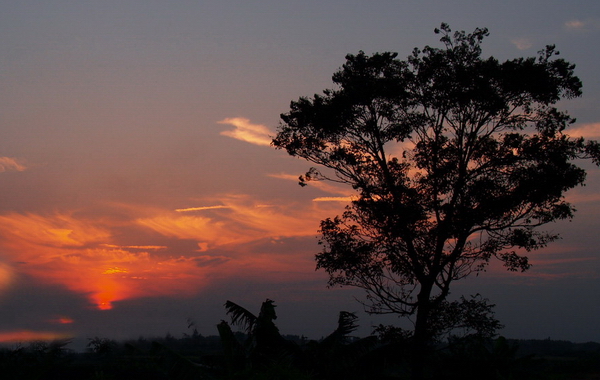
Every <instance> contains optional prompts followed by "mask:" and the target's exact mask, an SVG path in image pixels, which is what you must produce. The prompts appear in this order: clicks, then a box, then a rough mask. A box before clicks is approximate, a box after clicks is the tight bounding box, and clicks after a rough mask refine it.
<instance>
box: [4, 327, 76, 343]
mask: <svg viewBox="0 0 600 380" xmlns="http://www.w3.org/2000/svg"><path fill="white" fill-rule="evenodd" d="M67 338H71V336H70V335H69V334H64V333H56V332H49V331H31V330H18V331H6V332H0V342H2V343H18V342H31V341H35V340H57V339H67Z"/></svg>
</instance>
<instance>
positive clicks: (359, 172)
mask: <svg viewBox="0 0 600 380" xmlns="http://www.w3.org/2000/svg"><path fill="white" fill-rule="evenodd" d="M435 33H437V34H439V35H440V36H441V39H440V41H441V42H442V44H443V46H442V47H441V48H436V47H430V46H426V47H425V48H423V49H414V51H413V52H412V54H411V55H410V56H409V57H408V58H407V59H405V60H400V59H399V58H398V55H397V53H391V52H385V53H376V54H373V55H367V54H365V53H364V52H362V51H361V52H359V53H358V54H355V55H353V54H350V55H347V56H346V63H345V64H344V65H343V66H342V67H341V69H340V70H339V71H338V72H336V73H335V74H334V75H333V82H334V84H335V85H336V88H334V89H328V90H325V91H324V92H323V93H322V94H316V95H314V96H312V97H302V98H300V99H299V100H297V101H292V102H291V106H290V111H289V112H287V113H285V114H282V115H281V119H282V122H281V123H280V125H279V128H278V133H277V136H276V137H275V138H274V139H273V142H272V144H273V146H275V147H276V148H280V149H285V150H286V151H287V152H288V153H289V154H290V155H292V156H296V157H301V158H303V159H306V160H308V161H309V162H311V163H313V164H316V167H313V168H311V169H310V170H309V171H308V172H307V173H306V174H304V175H302V176H301V177H300V183H301V184H306V182H308V181H313V180H330V181H335V182H339V183H343V184H347V185H350V186H351V187H352V188H353V189H354V190H356V197H355V199H354V200H353V201H352V202H351V204H350V205H348V207H347V208H346V211H345V212H344V213H343V215H341V216H336V217H334V218H328V219H325V220H323V221H322V222H321V226H320V233H321V235H322V238H321V241H320V243H321V244H322V246H323V250H322V252H320V253H318V254H317V255H316V260H317V267H318V268H321V269H324V270H325V271H327V273H328V274H329V275H330V278H329V284H330V285H332V286H333V285H342V286H356V287H359V288H363V289H365V290H366V292H367V299H366V300H365V304H366V305H367V306H368V310H369V311H370V312H374V313H396V314H399V315H402V316H408V315H416V319H415V330H414V334H415V338H418V339H420V340H422V341H427V340H430V339H432V337H434V336H435V335H436V334H438V333H439V331H435V330H436V327H435V326H436V323H433V322H432V318H433V315H434V314H435V313H436V310H437V311H441V308H443V307H444V305H448V302H447V301H446V298H447V296H448V295H449V293H450V285H451V283H452V282H453V281H456V280H459V279H462V278H465V277H467V276H468V275H470V274H472V273H475V272H479V271H482V270H483V269H485V268H486V266H487V265H488V263H489V262H490V260H491V259H493V258H496V259H499V260H500V261H502V262H503V264H504V265H505V266H506V268H507V269H508V270H510V271H525V270H527V269H529V267H530V263H529V261H528V259H527V252H529V251H532V250H536V249H539V248H542V247H544V246H546V244H548V243H550V242H552V241H554V240H555V239H557V237H558V236H557V235H556V234H554V233H548V232H545V231H543V230H540V228H539V227H541V226H543V225H546V224H548V223H550V222H554V221H557V220H561V219H570V218H572V217H573V212H574V208H573V206H572V205H571V204H569V203H568V202H566V201H565V197H564V195H565V192H566V191H568V190H569V189H572V188H574V187H576V186H579V185H582V184H583V183H584V180H585V177H586V172H585V170H584V169H583V168H582V167H580V166H578V160H579V159H592V160H593V162H594V163H596V164H598V163H599V162H600V161H599V160H600V149H599V145H598V143H597V142H595V141H586V140H584V139H583V138H573V137H570V136H569V135H568V134H567V133H566V132H565V129H566V128H567V127H568V126H569V125H570V124H572V123H574V122H575V119H574V118H572V117H571V116H569V114H568V113H566V112H565V111H561V110H559V109H557V107H556V103H557V102H558V101H559V100H561V99H570V98H575V97H579V96H580V95H581V88H582V83H581V81H580V80H579V78H578V77H577V76H576V75H575V74H574V68H575V65H573V64H571V63H569V62H567V61H565V60H564V59H561V58H559V57H558V52H557V51H556V50H555V47H554V46H546V48H545V49H543V50H542V51H540V52H539V53H538V56H537V57H530V58H515V59H510V60H506V61H504V62H500V61H499V60H498V59H496V58H494V57H488V58H485V57H483V56H482V49H481V43H482V41H483V40H484V38H485V37H486V36H488V31H487V29H485V28H477V29H475V30H474V31H473V32H472V33H465V32H452V31H451V29H450V28H449V26H448V25H446V24H442V26H441V28H439V29H436V30H435Z"/></svg>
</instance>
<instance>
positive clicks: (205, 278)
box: [0, 0, 600, 342]
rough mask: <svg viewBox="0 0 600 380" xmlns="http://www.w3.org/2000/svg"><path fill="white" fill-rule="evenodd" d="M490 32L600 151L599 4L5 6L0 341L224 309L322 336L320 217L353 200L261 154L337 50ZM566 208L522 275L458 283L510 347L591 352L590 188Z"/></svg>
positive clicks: (129, 331)
mask: <svg viewBox="0 0 600 380" xmlns="http://www.w3.org/2000/svg"><path fill="white" fill-rule="evenodd" d="M441 22H447V23H449V24H450V26H451V27H452V28H453V29H455V30H456V29H459V30H466V31H472V30H473V29H474V28H475V27H487V28H489V30H490V33H491V35H490V36H489V37H488V38H487V39H486V40H485V41H484V46H483V47H484V55H486V56H488V55H494V56H496V57H497V58H499V59H509V58H515V57H519V56H534V55H536V52H537V51H538V50H540V49H542V48H543V47H544V46H545V45H548V44H556V45H557V50H559V51H560V52H561V56H562V57H563V58H565V59H566V60H568V61H570V62H572V63H575V64H576V65H577V69H576V74H577V75H578V76H579V77H580V78H581V80H582V81H583V84H584V88H583V91H584V95H583V97H581V98H579V99H575V100H569V101H564V102H561V103H560V107H561V108H562V109H567V110H569V112H570V113H571V115H573V116H574V117H576V118H577V123H576V124H575V125H574V126H573V130H572V131H571V133H572V134H573V135H577V136H580V135H581V136H585V137H588V138H592V139H594V138H599V139H600V110H599V109H598V105H599V104H600V76H599V75H598V69H599V68H600V50H599V49H598V41H599V40H600V2H598V1H595V0H588V1H577V0H572V1H558V0H556V1H552V0H544V1H542V0H539V1H512V0H509V1H479V0H477V1H475V0H474V1H442V0H440V1H409V0H385V1H359V0H345V1H342V0H331V1H329V0H320V1H312V0H305V1H291V0H277V1H274V0H261V1H229V0H220V1H216V0H215V1H212V0H211V1H201V0H181V1H166V0H161V1H159V0H143V1H142V0H136V1H134V0H118V1H117V0H103V1H91V0H89V1H88V0H85V1H79V0H50V1H33V0H23V1H12V2H9V1H2V2H0V36H1V38H0V342H14V341H19V340H20V341H25V340H28V339H50V338H59V337H75V338H76V339H78V340H79V342H85V339H87V338H91V337H94V336H100V337H111V338H137V337H138V336H140V335H145V336H150V335H161V336H162V335H164V334H166V333H167V332H170V333H171V334H173V335H175V336H180V335H181V334H182V333H183V332H190V330H189V329H188V320H189V321H193V322H194V324H195V326H196V327H197V328H198V330H199V331H200V332H201V333H202V334H204V335H213V334H217V331H216V324H217V323H219V321H220V320H221V319H227V318H226V315H225V313H224V308H223V304H224V303H225V301H226V300H232V301H234V302H236V303H239V304H241V305H243V306H245V307H247V308H249V309H250V310H252V311H255V312H258V309H259V307H260V304H261V302H262V301H264V300H265V299H266V298H270V299H273V300H275V302H276V304H277V305H278V308H277V312H278V315H279V319H278V320H277V322H278V326H279V327H280V330H281V332H282V333H284V334H304V335H307V336H309V337H311V338H319V337H321V336H323V335H325V334H327V333H329V332H331V331H332V330H333V329H334V328H335V324H336V320H337V314H338V312H339V311H340V310H347V311H355V312H358V313H359V316H360V324H361V326H362V327H361V329H360V330H359V332H360V334H363V335H366V334H368V333H369V332H370V331H371V327H370V326H372V325H375V324H379V323H397V322H398V321H397V320H396V319H394V318H389V317H388V318H385V319H383V318H380V317H377V316H368V315H366V314H365V313H363V312H362V308H361V306H360V305H359V304H358V303H357V302H356V301H355V299H354V297H360V296H361V295H362V293H361V292H359V291H356V290H353V289H327V287H326V279H327V277H326V275H325V273H323V272H321V271H315V262H314V254H315V253H317V252H318V251H319V247H318V245H317V229H318V223H319V220H321V219H323V218H325V217H328V216H335V215H336V214H338V213H339V212H340V211H341V210H343V207H344V205H345V204H346V203H345V202H347V199H348V197H350V196H351V195H352V192H351V189H347V188H343V187H335V186H332V185H327V184H320V186H308V187H306V188H301V187H300V186H298V185H297V176H298V175H299V174H302V173H303V172H304V171H305V170H306V169H308V167H309V164H308V163H306V162H303V161H301V160H297V159H294V158H291V157H289V156H288V155H287V154H286V153H285V152H282V151H277V150H275V149H273V148H272V147H270V146H269V143H270V139H271V137H272V136H273V135H274V134H275V130H276V127H277V125H278V122H279V114H280V113H283V112H287V110H288V108H289V102H290V101H291V100H296V99H297V98H298V97H300V96H310V95H312V94H314V93H318V92H321V91H322V90H324V89H326V88H331V87H332V84H331V75H332V74H333V73H334V72H335V71H336V70H337V69H338V68H339V67H340V66H341V65H342V64H343V63H344V56H345V55H346V54H347V53H357V52H358V51H359V50H363V51H365V52H366V53H369V54H370V53H374V52H382V51H396V52H398V53H399V55H400V57H405V56H408V55H409V54H410V53H411V51H412V49H413V48H414V47H423V46H424V45H432V46H440V43H439V41H438V39H439V36H436V35H435V34H434V33H433V29H434V28H435V27H438V26H439V25H440V23H441ZM584 165H585V167H586V168H589V173H588V181H587V186H586V187H582V188H577V189H575V190H573V191H572V192H570V193H569V194H568V196H567V198H568V199H569V200H570V201H572V202H573V203H574V204H575V206H576V208H577V209H578V212H577V214H576V217H575V219H574V220H573V221H572V222H564V223H557V224H553V225H550V226H549V227H548V229H550V230H552V231H557V232H560V233H561V235H562V237H563V239H562V240H560V241H558V242H556V243H553V244H552V245H551V246H549V247H548V248H547V249H544V250H542V251H539V252H535V253H533V254H531V259H532V263H533V265H534V266H533V268H532V269H531V270H530V271H529V272H528V273H525V274H514V273H505V272H504V271H503V270H502V269H501V268H498V266H497V265H492V266H491V267H490V268H489V270H488V271H487V272H486V273H483V274H482V275H480V276H479V277H478V278H473V279H469V280H467V281H464V282H462V283H457V284H456V285H457V286H456V287H455V288H454V292H453V296H458V295H460V294H463V293H464V294H475V293H478V292H479V293H481V294H482V295H484V296H485V297H487V298H490V300H491V301H492V302H493V303H495V304H496V305H497V307H496V311H497V316H498V318H499V319H500V320H501V321H502V322H503V323H504V324H505V325H506V328H505V329H504V330H503V331H501V333H502V334H503V335H505V336H507V337H511V338H548V337H551V338H552V339H569V340H573V341H589V340H595V341H600V328H598V321H599V320H600V252H599V250H598V247H599V246H600V234H599V233H598V226H599V223H598V222H599V219H600V215H599V211H600V169H597V168H595V167H593V166H591V165H589V164H588V163H584Z"/></svg>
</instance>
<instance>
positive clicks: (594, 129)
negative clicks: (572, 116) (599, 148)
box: [565, 123, 600, 139]
mask: <svg viewBox="0 0 600 380" xmlns="http://www.w3.org/2000/svg"><path fill="white" fill-rule="evenodd" d="M565 134H567V135H569V136H571V137H585V138H587V139H590V138H599V137H600V123H590V124H583V125H581V126H578V127H575V128H570V129H567V130H566V131H565Z"/></svg>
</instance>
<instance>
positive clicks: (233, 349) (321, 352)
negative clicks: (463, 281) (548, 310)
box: [0, 300, 600, 380]
mask: <svg viewBox="0 0 600 380" xmlns="http://www.w3.org/2000/svg"><path fill="white" fill-rule="evenodd" d="M225 306H226V310H227V313H228V314H229V316H230V318H231V319H230V322H227V321H222V322H221V323H219V325H218V326H217V330H218V332H219V335H218V336H216V335H214V336H203V335H201V334H199V333H198V331H196V330H195V329H194V330H193V332H192V333H191V334H183V336H181V337H178V338H176V337H173V336H172V335H170V334H167V335H166V336H164V337H159V338H158V337H157V338H153V339H150V338H144V337H140V338H139V339H137V340H128V341H121V342H117V341H114V340H111V339H107V338H99V337H94V338H90V339H89V344H88V348H87V350H86V352H83V353H76V352H73V351H71V350H69V349H68V348H67V345H68V344H69V341H68V340H62V341H56V342H32V343H30V344H28V345H25V346H23V345H16V346H15V347H12V348H4V349H0V375H1V378H2V379H6V380H13V379H14V380H16V379H19V380H28V379H39V380H54V379H57V380H58V379H61V380H70V379H78V380H86V379H89V380H92V379H123V380H125V379H131V380H135V379H144V380H154V379H156V380H163V379H164V380H167V379H170V380H188V379H197V380H200V379H213V380H238V379H244V380H245V379H249V380H271V379H272V380H275V379H277V380H279V379H290V380H337V379H356V380H362V379H365V380H366V379H373V380H392V379H409V378H410V377H411V376H412V375H411V372H410V361H409V360H408V359H409V358H410V352H411V350H412V349H413V348H414V342H413V340H412V339H413V338H412V336H411V334H407V333H406V331H404V330H401V329H398V328H394V327H391V326H379V327H377V328H376V329H375V331H374V333H375V335H373V336H369V337H366V338H358V337H354V336H352V333H353V332H354V331H355V330H356V328H357V327H358V324H357V318H356V316H355V315H354V314H352V313H348V312H341V313H340V315H339V319H338V325H337V327H336V328H335V329H334V331H333V332H332V333H331V334H329V335H328V336H327V337H324V338H322V339H319V340H309V339H307V338H305V337H300V336H295V335H282V334H280V332H279V329H278V328H277V326H276V325H275V323H274V321H275V319H276V318H277V315H276V313H275V304H274V302H273V301H271V300H266V301H265V302H264V303H263V304H262V306H261V309H260V312H259V313H258V315H255V314H253V313H251V312H250V311H248V310H247V309H245V308H243V307H241V306H239V305H237V304H235V303H233V302H230V301H228V302H227V303H226V305H225ZM231 325H233V326H237V327H239V328H240V329H241V330H240V331H233V330H232V328H231ZM598 374H600V343H592V342H590V343H580V344H576V343H571V342H567V341H553V340H550V339H546V340H511V339H505V338H502V337H500V338H496V339H492V338H486V337H482V336H480V335H468V336H461V337H456V336H453V337H450V338H448V339H446V340H444V341H439V342H438V343H437V344H436V346H435V350H433V351H431V352H430V355H429V356H428V357H427V358H426V360H425V364H424V370H423V375H424V377H426V378H430V379H467V380H468V379H498V380H500V379H514V380H527V379H531V380H560V379H565V380H566V379H595V378H597V375H598ZM594 376H596V377H594Z"/></svg>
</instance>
